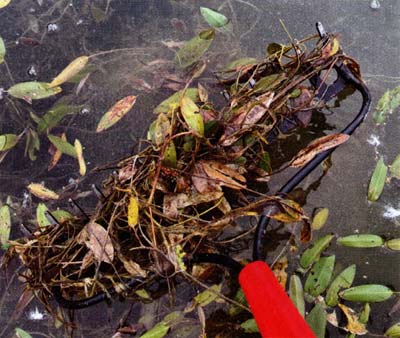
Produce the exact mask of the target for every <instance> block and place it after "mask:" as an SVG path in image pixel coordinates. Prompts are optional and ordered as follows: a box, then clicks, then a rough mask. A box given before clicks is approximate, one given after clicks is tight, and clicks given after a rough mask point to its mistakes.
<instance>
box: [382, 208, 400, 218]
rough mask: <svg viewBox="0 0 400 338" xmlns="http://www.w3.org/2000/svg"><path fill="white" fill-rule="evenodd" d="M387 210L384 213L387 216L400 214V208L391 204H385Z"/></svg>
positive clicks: (394, 216)
mask: <svg viewBox="0 0 400 338" xmlns="http://www.w3.org/2000/svg"><path fill="white" fill-rule="evenodd" d="M385 209H386V211H385V212H384V213H383V217H385V218H396V217H399V216H400V209H395V208H393V207H391V206H389V205H386V206H385Z"/></svg>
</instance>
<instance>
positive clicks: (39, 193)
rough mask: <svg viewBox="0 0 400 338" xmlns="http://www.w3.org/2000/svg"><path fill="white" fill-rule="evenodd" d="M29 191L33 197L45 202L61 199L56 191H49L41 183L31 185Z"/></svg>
mask: <svg viewBox="0 0 400 338" xmlns="http://www.w3.org/2000/svg"><path fill="white" fill-rule="evenodd" d="M27 188H28V190H29V191H30V192H31V194H32V195H35V196H36V197H38V198H40V199H43V200H56V199H58V198H59V196H58V194H57V193H55V192H54V191H52V190H50V189H47V188H46V187H45V186H43V184H40V183H31V184H29V185H28V187H27Z"/></svg>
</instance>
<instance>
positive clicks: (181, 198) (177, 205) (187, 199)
mask: <svg viewBox="0 0 400 338" xmlns="http://www.w3.org/2000/svg"><path fill="white" fill-rule="evenodd" d="M223 195H224V193H223V192H222V191H213V192H208V193H197V192H195V193H191V194H185V193H179V194H166V195H164V204H163V211H164V214H165V215H166V216H167V217H171V218H177V217H178V215H179V209H183V208H185V207H188V206H191V205H198V204H201V203H207V202H211V201H215V200H217V199H219V198H221V197H222V196H223Z"/></svg>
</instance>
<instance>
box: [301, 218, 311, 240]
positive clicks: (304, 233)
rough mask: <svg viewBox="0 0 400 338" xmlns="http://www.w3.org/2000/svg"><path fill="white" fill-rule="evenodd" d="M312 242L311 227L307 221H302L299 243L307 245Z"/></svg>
mask: <svg viewBox="0 0 400 338" xmlns="http://www.w3.org/2000/svg"><path fill="white" fill-rule="evenodd" d="M311 240H312V231H311V225H310V222H308V220H303V225H302V227H301V230H300V241H301V243H309V242H310V241H311Z"/></svg>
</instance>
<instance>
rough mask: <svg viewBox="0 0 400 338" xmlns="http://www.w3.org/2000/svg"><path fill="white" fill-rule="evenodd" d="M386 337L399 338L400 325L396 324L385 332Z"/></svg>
mask: <svg viewBox="0 0 400 338" xmlns="http://www.w3.org/2000/svg"><path fill="white" fill-rule="evenodd" d="M385 336H386V337H390V338H399V337H400V323H396V324H394V325H392V326H391V327H389V328H388V329H387V330H386V332H385Z"/></svg>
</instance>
